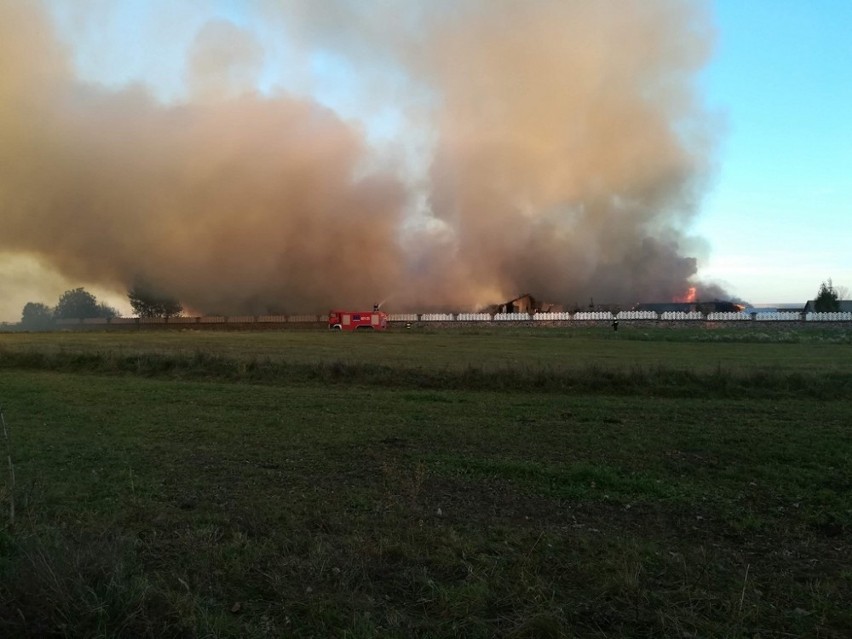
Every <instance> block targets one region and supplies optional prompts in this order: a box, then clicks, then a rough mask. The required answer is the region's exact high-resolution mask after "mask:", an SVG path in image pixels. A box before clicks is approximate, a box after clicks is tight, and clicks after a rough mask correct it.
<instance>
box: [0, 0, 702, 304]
mask: <svg viewBox="0 0 852 639" xmlns="http://www.w3.org/2000/svg"><path fill="white" fill-rule="evenodd" d="M400 5H401V6H399V7H396V6H394V5H393V4H391V5H387V4H385V3H381V4H380V3H362V2H358V3H354V2H351V1H347V0H338V1H337V2H323V3H313V2H304V3H282V4H280V5H279V3H271V2H270V3H262V2H259V3H257V4H254V5H252V6H253V7H254V9H255V10H256V11H258V12H260V13H261V14H262V15H263V16H264V18H265V19H266V20H267V24H268V25H272V27H274V28H280V30H281V34H282V37H286V38H287V39H288V42H290V43H291V44H292V43H296V44H295V45H294V46H299V47H302V48H304V49H305V50H306V51H307V50H311V49H312V48H322V49H327V50H332V51H334V52H335V54H336V55H340V56H343V57H344V58H345V59H347V60H349V61H350V62H351V64H352V65H353V67H354V68H356V69H360V70H361V71H362V74H363V75H362V78H361V79H362V80H363V81H364V82H365V83H369V86H370V88H371V95H370V102H371V104H373V105H374V106H375V108H376V109H379V108H381V106H382V104H383V103H388V104H390V103H393V104H394V105H395V106H396V108H398V109H399V111H400V112H401V113H403V114H404V117H405V119H406V127H408V130H410V131H411V135H412V138H417V139H420V140H429V141H430V142H429V144H426V145H425V146H423V147H422V148H421V149H420V151H419V152H420V154H421V155H422V154H423V153H428V154H429V155H428V157H425V158H424V157H420V158H419V160H418V161H416V162H413V163H412V162H402V161H401V162H396V158H399V157H403V156H404V155H405V153H406V152H408V151H404V148H405V147H406V145H407V143H408V142H410V140H406V139H401V140H399V141H398V148H394V144H393V143H391V144H385V145H383V146H382V147H381V148H378V147H376V146H374V145H371V144H370V142H369V141H368V139H367V138H366V137H365V134H364V133H363V128H364V127H363V126H361V125H359V124H357V123H353V122H351V121H347V120H344V119H343V118H341V117H340V116H339V115H337V114H335V113H334V112H333V111H331V110H329V109H328V108H326V107H323V106H321V105H320V104H318V103H317V102H315V101H313V100H312V99H309V98H304V97H296V96H294V95H282V94H278V95H275V96H274V97H269V96H268V95H260V94H258V93H257V92H255V91H254V90H253V89H252V87H253V86H254V83H255V80H256V78H257V74H258V73H259V70H260V68H261V66H262V64H261V62H262V59H263V55H264V52H263V47H262V46H261V45H260V44H259V43H258V42H259V41H258V40H256V39H255V38H254V37H253V36H252V34H251V33H250V32H249V31H247V30H246V29H245V28H243V27H237V26H235V25H233V24H231V23H229V22H227V21H223V20H221V19H217V20H215V21H211V22H209V23H208V24H207V25H206V26H205V27H204V28H202V29H201V31H200V32H199V33H198V35H197V38H196V43H195V46H194V47H193V48H192V49H191V51H190V52H189V54H188V60H187V64H186V66H187V69H188V74H187V87H188V89H187V95H188V96H189V97H188V98H187V99H186V100H183V101H181V102H179V103H178V102H175V103H168V104H166V103H163V102H161V101H158V100H157V99H155V98H154V97H153V94H152V93H150V92H149V90H148V89H146V88H144V87H141V86H137V87H133V88H127V89H123V90H106V89H104V88H101V87H98V86H93V85H90V84H87V83H85V82H83V81H81V80H80V79H78V78H77V77H76V76H75V74H74V71H73V69H71V68H70V67H69V65H68V64H67V63H66V62H65V61H66V59H67V58H68V54H67V50H65V49H64V48H63V45H62V44H60V43H59V42H58V41H57V37H56V36H55V34H54V32H53V30H52V25H51V23H50V20H49V18H48V17H47V14H46V12H44V11H43V10H40V9H39V8H38V6H37V5H33V4H32V3H30V4H27V7H23V6H21V5H19V4H17V3H0V212H2V213H0V214H2V218H3V228H2V232H0V252H3V253H5V254H7V256H8V254H20V255H29V256H36V257H38V259H40V260H41V261H42V262H43V263H46V264H48V265H50V266H52V267H53V268H55V269H56V270H58V271H59V272H61V273H62V274H63V275H65V276H66V277H67V278H70V279H73V280H75V281H79V282H80V283H82V284H87V285H88V284H96V285H100V286H102V287H105V288H108V289H112V290H115V291H118V292H121V291H124V290H126V289H127V288H128V287H129V286H131V285H132V283H133V282H134V281H137V280H139V279H142V280H145V281H149V282H152V283H155V284H156V285H157V286H158V287H159V288H160V289H161V290H163V291H164V292H168V293H169V294H171V295H173V296H175V297H177V298H179V299H180V300H181V301H182V302H183V303H184V305H185V306H187V307H188V308H189V309H192V310H193V311H196V312H203V313H261V312H266V311H286V312H298V311H305V312H317V311H323V310H326V309H327V308H328V307H330V306H337V305H342V304H357V305H361V306H365V305H368V304H371V303H373V302H375V301H378V300H381V299H383V298H385V297H388V296H391V301H390V303H389V306H391V307H392V308H394V309H399V310H403V309H406V308H409V309H412V308H416V309H418V310H419V309H423V310H425V309H428V308H435V307H453V308H456V309H459V310H462V309H468V308H472V307H476V306H478V305H481V304H485V303H490V302H495V301H500V300H503V299H506V298H508V297H511V296H513V295H515V294H517V293H521V292H531V293H533V294H534V295H536V297H538V298H543V299H547V300H550V301H555V302H563V303H568V304H571V303H573V302H574V301H576V300H579V301H585V300H587V299H588V297H590V296H594V298H595V299H596V300H599V301H608V302H619V303H631V302H636V301H649V300H661V299H671V298H672V297H674V296H676V295H680V294H683V293H684V291H685V290H686V288H687V287H688V286H689V282H690V278H691V277H692V276H693V275H694V274H695V272H696V262H695V260H694V259H693V258H692V257H689V256H686V255H684V254H683V253H684V237H685V236H684V229H685V228H686V227H687V224H688V222H689V219H690V217H691V216H692V215H693V213H694V212H695V210H696V205H697V203H698V201H699V198H700V194H701V187H702V182H703V180H704V178H705V175H706V171H707V167H708V164H709V162H708V160H707V158H708V157H711V154H712V146H711V145H710V144H708V140H709V139H710V136H709V135H708V131H707V130H706V128H705V126H704V119H705V118H704V113H703V110H702V107H701V105H700V103H699V102H698V101H697V100H696V96H695V94H694V92H693V82H694V77H695V74H696V72H697V71H698V70H699V69H700V67H701V65H702V64H703V63H704V62H705V61H706V57H707V55H708V50H709V39H710V38H709V31H710V30H709V28H708V17H707V14H706V12H705V11H704V8H703V7H701V6H699V3H695V2H692V3H684V2H681V1H680V0H643V1H642V2H614V1H613V2H606V1H600V2H579V1H577V2H572V1H570V0H554V1H544V0H542V1H539V2H508V1H506V2H503V1H499V0H488V1H485V0H482V1H473V0H468V1H464V0H462V1H459V2H428V3H426V2H424V3H415V2H411V3H400ZM317 7H321V8H317ZM388 69H390V70H391V71H392V72H391V73H389V74H388V73H386V74H385V76H384V79H383V76H382V70H384V71H385V72H387V70H388ZM387 77H395V78H396V77H402V78H404V80H403V81H402V82H403V86H404V87H407V88H408V89H410V91H408V92H406V91H400V87H399V82H396V83H393V82H389V81H387ZM424 96H425V97H424ZM418 162H419V166H421V167H428V168H426V169H422V170H420V172H419V174H418V173H417V170H416V169H414V168H412V167H413V166H417V165H418ZM714 292H718V291H714ZM699 296H701V291H700V285H699ZM44 301H49V300H44Z"/></svg>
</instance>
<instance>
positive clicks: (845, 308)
mask: <svg viewBox="0 0 852 639" xmlns="http://www.w3.org/2000/svg"><path fill="white" fill-rule="evenodd" d="M815 305H816V300H808V303H807V304H805V308H804V310H803V311H802V312H803V313H816V312H817V310H816V308H814V307H815ZM837 312H838V313H852V300H838V301H837Z"/></svg>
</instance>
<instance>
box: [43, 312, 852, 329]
mask: <svg viewBox="0 0 852 639" xmlns="http://www.w3.org/2000/svg"><path fill="white" fill-rule="evenodd" d="M616 319H618V320H642V321H664V322H667V321H701V320H704V321H709V322H734V321H738V322H741V321H758V322H798V321H802V319H804V320H805V321H807V322H852V313H850V312H837V313H807V314H803V313H800V312H797V311H773V312H768V313H742V312H714V313H707V314H706V315H705V314H703V313H701V312H699V311H692V312H684V311H665V312H663V313H659V314H658V313H656V312H654V311H620V312H619V313H618V314H617V315H613V314H612V313H611V312H609V311H577V312H576V313H568V312H550V313H495V314H493V315H492V314H491V313H391V314H389V315H388V321H390V322H528V321H535V322H545V321H560V322H566V321H572V322H574V321H578V322H583V321H612V320H616ZM327 321H328V315H237V316H224V315H205V316H202V317H169V318H168V319H165V318H162V317H113V318H109V319H107V318H86V319H58V320H56V325H57V326H79V325H84V326H89V325H105V324H109V325H125V326H126V325H140V324H143V325H148V324H170V325H172V324H179V325H191V324H283V323H297V324H298V323H301V324H312V323H323V322H327Z"/></svg>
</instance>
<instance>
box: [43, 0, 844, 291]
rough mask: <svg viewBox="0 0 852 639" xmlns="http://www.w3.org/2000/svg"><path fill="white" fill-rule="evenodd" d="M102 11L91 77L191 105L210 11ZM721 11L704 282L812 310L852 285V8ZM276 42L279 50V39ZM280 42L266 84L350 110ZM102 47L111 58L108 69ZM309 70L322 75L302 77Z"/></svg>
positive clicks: (333, 85)
mask: <svg viewBox="0 0 852 639" xmlns="http://www.w3.org/2000/svg"><path fill="white" fill-rule="evenodd" d="M50 5H51V6H52V7H53V8H54V14H55V15H56V16H57V17H58V19H59V23H60V25H61V24H63V21H64V23H65V26H66V27H68V26H69V24H70V22H69V21H70V20H71V19H72V18H71V16H72V13H69V12H68V11H67V10H64V9H63V7H65V8H66V9H67V7H69V6H73V5H70V4H69V3H67V2H63V1H62V0H53V2H50ZM212 5H213V7H214V12H215V13H216V14H217V15H219V16H221V17H223V18H227V19H229V20H231V21H233V22H235V23H236V24H237V25H240V24H249V23H250V22H251V23H252V24H253V25H254V26H253V28H259V29H261V30H262V29H263V28H264V26H263V25H260V26H258V25H257V24H256V23H254V20H253V17H252V15H251V14H250V13H249V12H246V11H245V10H244V9H243V5H242V3H240V2H237V1H236V0H216V1H214V2H212ZM102 6H104V7H110V9H109V10H108V11H106V13H101V14H100V15H99V21H98V25H97V26H96V28H92V29H90V30H89V31H88V32H85V31H84V33H86V37H85V38H84V39H86V40H88V41H89V42H88V44H89V46H88V47H86V48H79V49H77V50H76V52H75V55H76V57H75V63H76V65H77V67H78V69H79V71H80V73H81V74H82V75H83V76H84V77H86V78H87V79H92V80H97V81H100V82H103V83H105V84H107V85H122V84H126V83H128V82H132V81H134V80H137V79H142V80H143V81H145V82H146V83H152V84H154V85H156V86H157V87H158V90H159V91H160V92H161V94H162V95H163V96H164V97H166V98H174V97H179V96H180V93H181V91H182V90H183V89H182V81H183V77H182V74H183V72H184V69H183V67H182V66H181V65H180V64H177V63H176V62H175V61H176V60H178V59H181V60H182V59H184V58H183V53H184V51H185V48H186V46H188V43H189V41H190V40H191V38H192V35H193V34H194V33H195V32H196V31H197V30H198V29H199V28H200V27H201V25H202V21H201V18H200V17H199V14H198V13H197V12H194V11H189V10H188V11H186V13H185V14H182V13H181V10H180V6H181V5H180V3H175V4H169V7H170V10H171V9H172V8H175V11H174V14H173V15H172V19H171V20H170V21H169V24H167V25H165V26H163V25H158V27H157V28H158V30H161V29H163V28H165V30H166V31H167V32H168V33H167V34H163V33H162V32H159V33H148V32H146V30H145V29H150V28H152V23H151V22H148V21H144V20H137V13H138V12H139V11H140V10H144V8H145V6H146V1H145V0H125V1H124V2H103V3H102ZM712 8H713V17H714V19H715V22H716V29H717V37H718V40H717V45H716V50H715V53H714V55H713V58H712V60H711V62H710V64H709V66H708V67H707V68H706V70H705V72H704V74H703V75H702V77H701V79H700V86H701V88H702V92H703V96H704V98H705V99H706V102H707V104H708V105H709V107H710V110H711V112H712V114H713V117H714V118H717V119H718V123H719V126H718V127H717V129H718V131H719V137H718V148H717V151H716V156H715V162H714V163H715V165H716V172H715V174H714V175H713V176H712V179H711V181H710V185H709V188H708V190H707V192H706V195H705V197H704V199H703V201H702V202H701V205H700V207H699V213H698V215H697V216H696V218H695V221H694V224H693V226H692V228H691V229H690V231H691V233H692V234H694V235H696V236H699V237H701V238H703V239H704V241H705V244H706V246H707V247H708V248H707V251H706V253H704V254H702V255H700V256H699V258H700V272H699V275H700V276H701V277H702V278H706V279H708V280H712V281H717V282H721V283H722V284H723V285H724V286H725V287H726V288H727V289H728V290H729V291H730V292H731V293H733V294H735V295H737V296H739V297H741V298H743V299H745V300H748V301H749V302H752V303H758V304H759V303H764V304H769V303H799V302H802V301H804V300H805V299H808V298H812V297H813V296H814V295H815V293H816V291H817V289H818V287H819V284H820V282H821V281H823V280H825V279H826V278H829V277H831V278H833V280H834V283H835V284H836V285H838V286H841V287H847V288H849V289H852V37H850V35H849V34H850V33H852V1H849V0H808V1H803V0H748V1H744V0H716V2H714V3H713V5H712ZM104 20H105V22H104ZM140 25H141V27H140ZM75 28H76V30H77V33H80V31H79V30H78V29H79V25H76V27H75ZM170 34H174V35H176V36H179V37H174V38H170V37H166V36H168V35H170ZM267 35H268V34H267ZM262 39H263V42H264V46H266V47H268V46H269V42H271V41H272V39H267V38H262ZM146 42H157V43H158V44H157V47H158V48H157V50H156V51H155V52H152V51H150V48H149V51H148V53H146V54H145V55H142V56H139V55H136V54H135V53H134V52H137V51H140V50H143V51H144V50H145V48H146ZM278 42H279V44H278V46H279V48H278V50H277V51H275V52H274V56H273V59H274V64H275V67H274V69H272V68H270V67H267V68H265V69H263V70H262V71H261V73H260V75H259V78H258V82H259V84H260V86H261V87H262V88H263V89H265V90H268V89H270V88H271V87H273V86H274V85H275V84H276V83H286V84H287V88H288V90H294V91H296V92H300V91H301V92H304V93H311V94H313V95H315V96H317V97H319V98H320V99H321V100H325V101H326V102H327V103H332V104H333V105H334V106H335V107H341V106H344V105H345V103H346V100H345V96H343V97H341V90H342V89H341V87H343V88H344V89H345V88H346V85H341V83H340V82H339V80H340V78H341V77H342V76H345V73H344V72H343V71H341V66H340V65H344V66H345V61H343V60H335V59H333V58H329V59H325V60H324V59H321V58H314V59H311V60H308V61H305V60H299V59H298V58H296V57H294V56H296V55H298V54H297V53H296V51H295V49H293V50H291V49H290V48H288V45H287V42H286V39H280V38H279V40H278ZM166 43H168V44H166ZM92 45H95V46H92ZM102 51H109V52H111V53H110V56H111V59H110V60H109V63H108V64H105V63H104V62H105V61H104V60H103V58H102V57H101V52H102ZM267 53H269V52H267ZM282 61H283V62H282ZM305 62H307V64H308V66H307V68H308V69H310V71H301V72H300V71H299V70H298V69H299V68H300V65H303V63H305ZM282 69H288V70H289V71H288V73H289V75H287V76H286V77H285V76H283V75H282V71H281V70H282ZM323 69H325V70H326V71H327V73H326V74H325V76H324V74H323ZM344 71H345V69H344ZM324 77H325V80H324V79H323V78H324ZM348 90H350V91H352V92H357V91H359V90H360V91H364V90H365V89H364V88H359V87H358V86H357V84H353V85H351V86H350V87H349V89H348ZM344 93H345V91H344ZM343 115H344V116H348V117H357V116H359V115H361V116H363V115H364V114H358V113H344V114H343ZM372 121H373V122H374V124H376V123H378V124H376V126H375V127H374V129H375V131H374V132H375V133H376V134H377V135H378V136H379V137H380V138H383V139H384V140H385V141H387V140H388V139H389V138H392V137H393V136H394V135H395V134H396V133H397V132H398V127H399V120H398V118H397V117H396V114H394V113H393V112H392V111H391V112H388V113H385V114H384V117H380V118H373V119H372ZM394 123H396V124H395V125H394ZM847 297H852V292H850V293H849V295H848V296H847Z"/></svg>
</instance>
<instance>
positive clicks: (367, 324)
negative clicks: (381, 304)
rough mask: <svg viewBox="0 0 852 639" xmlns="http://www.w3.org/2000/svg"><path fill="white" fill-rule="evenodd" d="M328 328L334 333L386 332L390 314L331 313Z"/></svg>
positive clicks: (374, 312) (375, 312)
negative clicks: (358, 331)
mask: <svg viewBox="0 0 852 639" xmlns="http://www.w3.org/2000/svg"><path fill="white" fill-rule="evenodd" d="M328 327H329V328H330V329H331V330H333V331H354V330H374V331H384V330H386V329H387V327H388V314H387V313H385V312H384V311H363V312H358V311H329V312H328Z"/></svg>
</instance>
